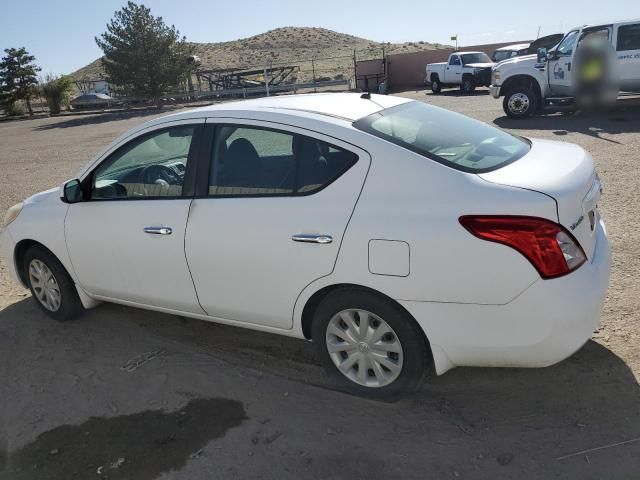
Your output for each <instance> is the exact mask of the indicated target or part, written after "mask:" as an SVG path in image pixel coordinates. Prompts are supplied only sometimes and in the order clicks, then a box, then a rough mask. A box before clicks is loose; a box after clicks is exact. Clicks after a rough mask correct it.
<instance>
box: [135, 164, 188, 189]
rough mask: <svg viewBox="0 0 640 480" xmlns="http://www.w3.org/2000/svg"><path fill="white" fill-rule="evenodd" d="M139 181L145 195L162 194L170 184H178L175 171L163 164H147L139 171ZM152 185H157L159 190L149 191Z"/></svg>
mask: <svg viewBox="0 0 640 480" xmlns="http://www.w3.org/2000/svg"><path fill="white" fill-rule="evenodd" d="M140 183H142V186H143V188H144V194H145V195H147V196H151V195H153V196H158V193H159V194H160V195H164V194H165V193H166V192H167V191H168V190H169V186H170V185H179V184H180V179H179V178H178V176H177V175H176V173H175V172H174V171H173V170H171V169H170V168H169V167H167V166H165V165H148V166H146V167H144V168H143V169H142V171H141V172H140ZM153 185H159V186H160V191H159V192H150V190H151V189H150V188H149V187H151V186H153Z"/></svg>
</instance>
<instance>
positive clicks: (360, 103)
mask: <svg viewBox="0 0 640 480" xmlns="http://www.w3.org/2000/svg"><path fill="white" fill-rule="evenodd" d="M408 101H410V100H409V99H405V98H399V97H391V96H386V95H376V94H371V95H370V96H369V98H366V97H365V96H363V94H362V93H346V92H345V93H307V94H297V95H278V96H272V97H264V98H256V99H252V100H240V101H232V102H225V103H219V104H215V105H210V106H207V107H201V108H198V109H195V110H196V111H198V112H203V111H204V112H211V113H212V114H215V113H216V112H221V111H245V112H246V111H262V112H264V111H266V110H271V111H279V112H281V113H288V114H290V115H298V116H307V114H309V113H313V114H319V115H325V116H329V117H336V118H340V119H343V120H348V121H355V120H358V119H359V118H362V117H366V116H367V115H371V114H372V113H376V112H379V111H380V110H384V109H386V108H390V107H394V106H396V105H400V104H402V103H406V102H408Z"/></svg>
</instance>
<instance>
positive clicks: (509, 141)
mask: <svg viewBox="0 0 640 480" xmlns="http://www.w3.org/2000/svg"><path fill="white" fill-rule="evenodd" d="M353 126H354V127H356V128H357V129H359V130H362V131H364V132H367V133H370V134H372V135H375V136H376V137H380V138H383V139H385V140H388V141H389V142H392V143H395V144H396V145H399V146H401V147H404V148H406V149H407V150H411V151H412V152H416V153H418V154H420V155H423V156H425V157H427V158H430V159H432V160H435V161H436V162H440V163H442V164H444V165H447V166H449V167H452V168H455V169H457V170H462V171H464V172H471V173H483V172H490V171H492V170H497V169H498V168H500V167H502V166H504V165H507V164H509V163H512V162H515V161H516V160H518V159H519V158H522V157H523V156H524V155H526V154H527V153H528V152H529V149H530V146H531V145H530V143H529V142H528V141H527V140H525V139H523V138H520V137H516V136H514V135H511V134H509V133H507V132H504V131H502V130H500V129H498V128H495V127H491V126H489V125H487V124H486V123H482V122H479V121H477V120H473V119H471V118H469V117H465V116H464V115H460V114H459V113H454V112H450V111H449V110H445V109H442V108H438V107H434V106H432V105H427V104H426V103H422V102H407V103H403V104H402V105H398V106H396V107H392V108H388V109H386V110H382V111H380V112H377V113H374V114H372V115H369V116H367V117H364V118H361V119H359V120H357V121H356V122H354V124H353Z"/></svg>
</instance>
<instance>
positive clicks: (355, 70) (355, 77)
mask: <svg viewBox="0 0 640 480" xmlns="http://www.w3.org/2000/svg"><path fill="white" fill-rule="evenodd" d="M353 88H354V89H355V90H358V62H357V61H356V49H355V48H354V49H353Z"/></svg>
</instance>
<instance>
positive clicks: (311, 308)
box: [300, 283, 434, 361]
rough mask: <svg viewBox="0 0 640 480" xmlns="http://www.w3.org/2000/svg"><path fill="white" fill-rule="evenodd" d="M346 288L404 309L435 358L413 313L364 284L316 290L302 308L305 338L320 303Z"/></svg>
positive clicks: (335, 285) (328, 286)
mask: <svg viewBox="0 0 640 480" xmlns="http://www.w3.org/2000/svg"><path fill="white" fill-rule="evenodd" d="M345 289H358V290H361V291H365V292H367V293H370V294H373V295H375V296H377V297H380V298H382V299H384V300H385V301H387V302H389V303H390V304H392V305H394V306H395V307H396V308H397V309H399V310H400V311H402V312H403V313H404V314H405V315H406V316H407V317H408V318H411V320H412V321H414V322H415V323H416V325H418V329H419V330H420V332H421V334H422V339H423V341H424V342H425V346H426V347H427V350H428V352H429V355H430V356H431V359H432V361H433V360H434V358H433V352H432V351H431V344H430V342H429V339H428V337H427V334H426V333H425V331H424V330H423V329H422V327H420V324H419V323H418V322H417V321H416V319H415V318H414V317H413V315H412V314H411V313H410V312H409V311H408V310H407V309H406V308H405V307H404V306H402V304H400V303H399V302H398V301H396V300H394V299H393V298H391V297H389V296H388V295H385V294H384V293H382V292H380V291H378V290H375V289H373V288H370V287H365V286H364V285H358V284H354V283H336V284H332V285H326V286H324V287H322V288H320V289H319V290H317V291H316V292H314V293H313V294H312V295H311V296H310V297H309V298H308V299H307V301H306V303H305V305H304V307H303V309H302V315H301V318H300V326H301V328H302V333H303V335H304V338H306V339H307V340H310V339H311V328H312V327H311V325H312V323H313V316H314V314H315V311H316V309H317V308H318V305H320V302H321V301H322V300H323V299H325V298H326V297H327V296H329V295H331V294H332V293H334V292H336V291H338V290H345Z"/></svg>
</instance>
